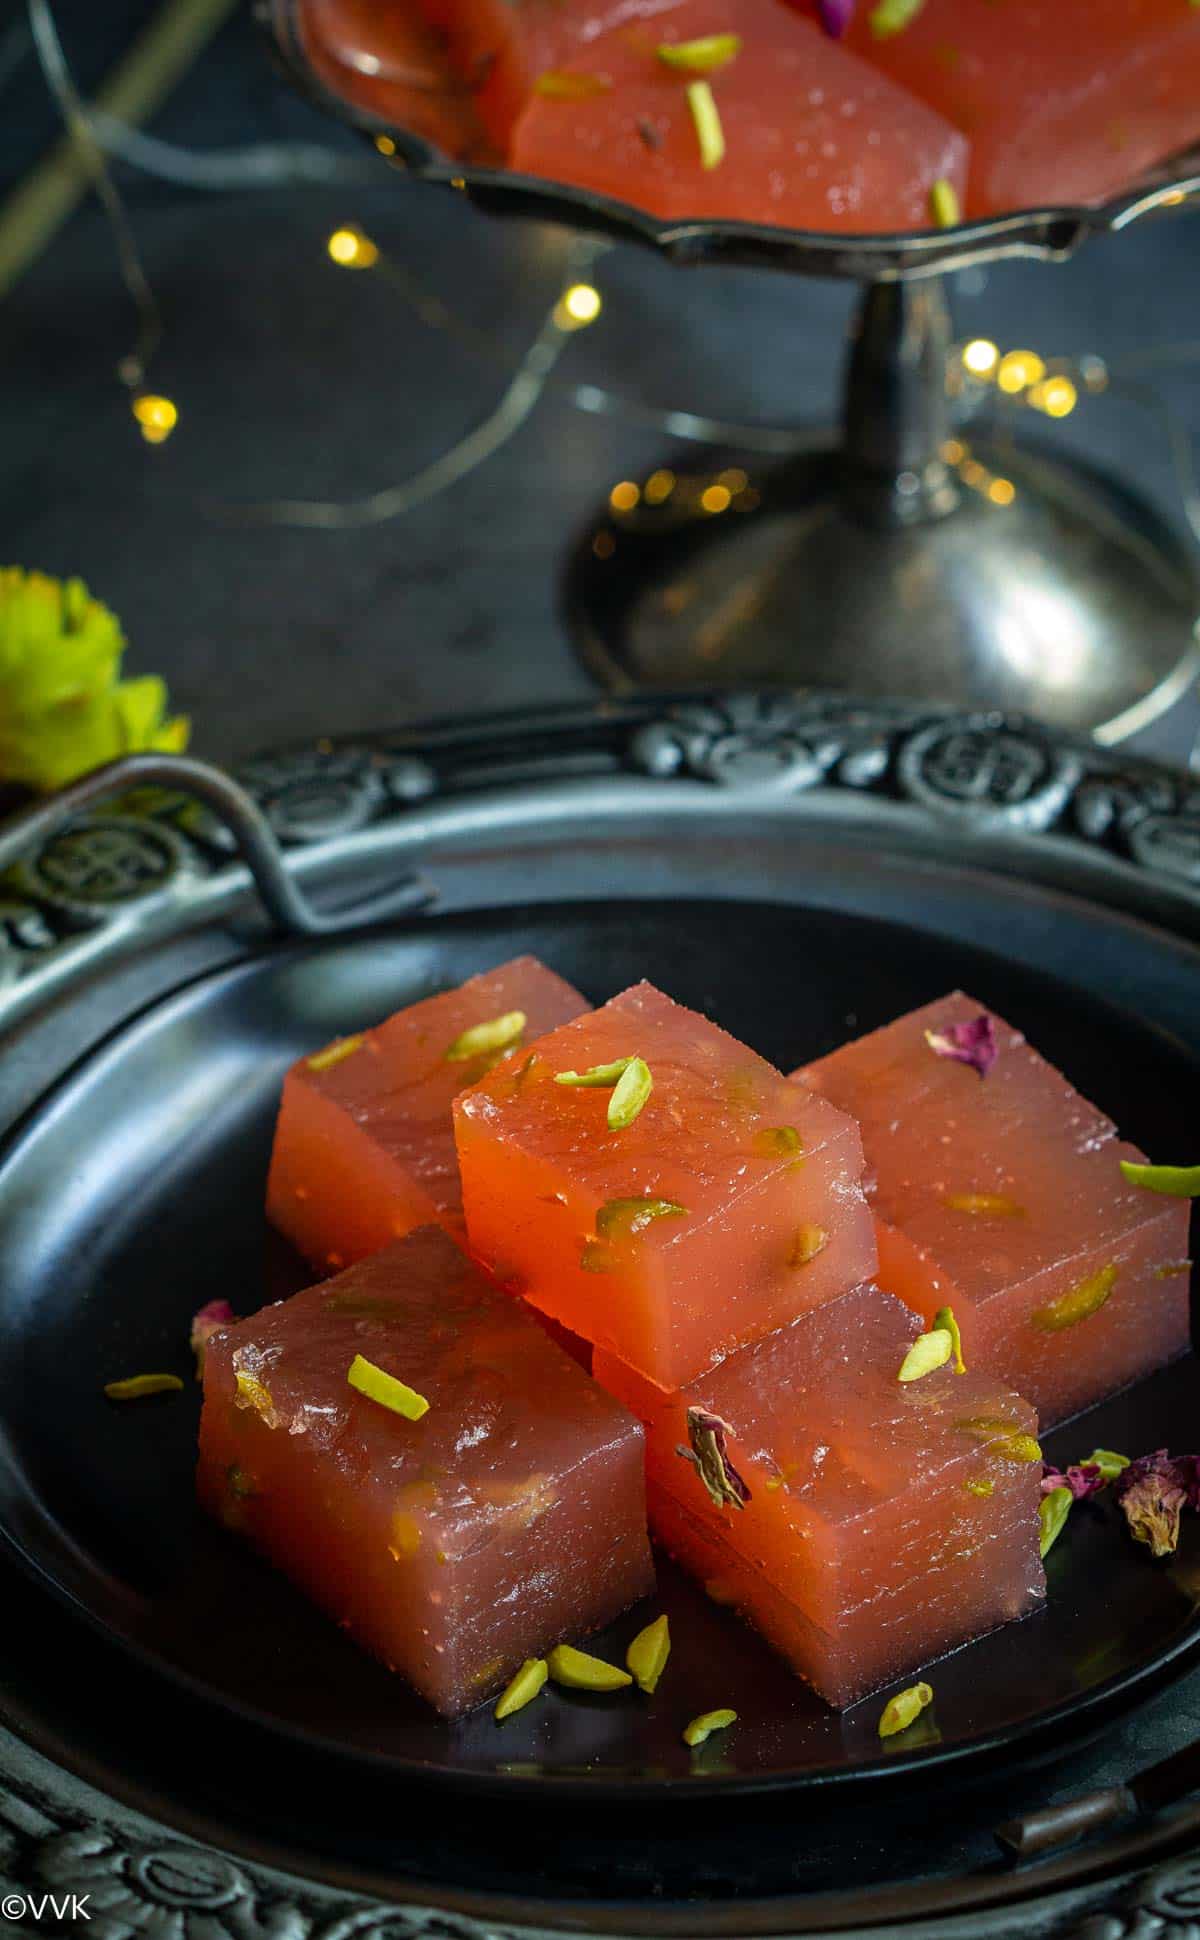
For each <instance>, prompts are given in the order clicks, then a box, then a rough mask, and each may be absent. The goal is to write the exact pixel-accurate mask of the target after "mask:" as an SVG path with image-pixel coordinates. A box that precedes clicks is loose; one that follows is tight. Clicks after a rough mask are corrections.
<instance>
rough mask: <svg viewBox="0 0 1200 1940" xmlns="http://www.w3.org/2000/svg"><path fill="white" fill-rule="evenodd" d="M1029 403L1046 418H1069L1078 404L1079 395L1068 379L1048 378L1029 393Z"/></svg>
mask: <svg viewBox="0 0 1200 1940" xmlns="http://www.w3.org/2000/svg"><path fill="white" fill-rule="evenodd" d="M1035 392H1036V395H1035ZM1029 401H1030V403H1031V404H1036V406H1037V408H1038V410H1039V411H1044V412H1045V413H1046V416H1047V417H1048V418H1069V417H1070V415H1071V413H1072V411H1073V410H1074V409H1075V406H1076V405H1077V404H1078V402H1079V393H1078V391H1077V390H1076V389H1075V386H1074V384H1072V382H1071V380H1070V378H1069V377H1048V378H1047V379H1046V380H1045V382H1044V383H1043V384H1038V385H1036V386H1035V389H1034V391H1031V392H1030V394H1029Z"/></svg>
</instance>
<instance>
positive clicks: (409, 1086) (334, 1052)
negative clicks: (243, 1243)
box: [267, 957, 588, 1272]
mask: <svg viewBox="0 0 1200 1940" xmlns="http://www.w3.org/2000/svg"><path fill="white" fill-rule="evenodd" d="M587 1008H588V1006H587V1004H586V1002H585V1001H584V999H583V998H582V997H581V996H580V995H579V992H578V991H577V990H573V989H572V988H571V986H570V984H568V983H564V982H563V980H562V978H561V977H556V976H555V974H554V972H553V971H552V970H547V969H546V968H545V967H544V966H543V965H542V964H540V963H539V962H538V961H537V960H536V958H534V957H517V958H516V959H514V961H513V962H511V963H505V964H501V966H500V967H499V969H497V970H489V971H487V972H486V973H485V974H484V975H483V976H479V977H472V978H471V980H470V982H468V983H465V984H463V985H461V987H460V988H459V989H457V990H448V991H445V992H443V993H442V994H441V995H440V996H437V997H428V998H426V999H425V1000H424V1001H423V1002H421V1003H418V1004H411V1005H409V1007H408V1008H407V1009H406V1010H401V1011H397V1012H396V1014H395V1015H394V1016H393V1017H389V1018H388V1019H387V1021H386V1022H385V1023H383V1024H380V1025H378V1026H377V1027H376V1029H374V1030H371V1031H366V1032H364V1033H363V1034H362V1037H361V1039H360V1040H359V1041H358V1042H357V1043H355V1042H354V1040H349V1042H351V1043H352V1044H354V1048H353V1049H352V1050H351V1051H350V1053H349V1055H348V1056H341V1055H339V1052H340V1050H341V1049H342V1048H343V1047H341V1046H339V1045H338V1044H336V1043H335V1044H334V1045H332V1046H329V1047H324V1046H316V1045H314V1047H313V1051H312V1052H311V1053H310V1054H309V1055H308V1056H307V1057H303V1058H300V1059H298V1060H297V1062H296V1063H295V1064H294V1065H293V1066H292V1068H291V1070H290V1071H289V1072H288V1074H287V1077H286V1079H285V1080H284V1086H283V1102H282V1104H281V1106H280V1111H279V1120H278V1123H277V1125H276V1128H275V1148H274V1151H273V1153H272V1155H271V1173H270V1178H269V1180H268V1183H267V1216H268V1218H269V1219H270V1220H271V1222H272V1224H273V1225H275V1226H277V1227H278V1228H279V1230H280V1232H281V1233H283V1234H285V1235H286V1237H287V1238H288V1239H290V1240H291V1242H292V1244H293V1246H295V1247H296V1248H297V1249H298V1251H299V1252H301V1253H302V1254H303V1255H304V1257H305V1258H306V1259H307V1260H308V1261H309V1262H310V1264H311V1265H313V1266H314V1267H316V1268H318V1269H319V1270H323V1271H327V1272H337V1271H338V1270H339V1269H340V1268H341V1267H343V1266H349V1265H350V1264H351V1263H352V1262H353V1261H354V1260H358V1259H363V1258H365V1257H366V1256H367V1255H368V1254H370V1253H374V1252H377V1251H378V1249H379V1248H380V1247H381V1246H387V1245H389V1244H390V1243H391V1241H392V1240H394V1239H400V1238H402V1237H403V1235H404V1234H405V1233H407V1232H410V1231H412V1229H413V1228H414V1227H416V1226H423V1225H425V1224H426V1223H427V1222H428V1221H430V1220H438V1221H439V1222H440V1223H441V1224H442V1225H444V1226H445V1227H446V1229H447V1231H448V1232H450V1233H452V1234H453V1235H454V1236H455V1237H456V1238H459V1239H461V1238H462V1234H463V1227H462V1215H461V1207H462V1195H461V1192H460V1188H459V1182H458V1165H457V1161H456V1159H455V1154H454V1131H453V1125H452V1122H451V1116H450V1107H451V1104H452V1102H453V1100H454V1098H455V1097H456V1096H457V1094H458V1093H459V1092H460V1091H462V1090H463V1089H464V1087H465V1086H467V1085H469V1084H473V1083H474V1082H475V1080H476V1079H477V1078H479V1077H480V1076H481V1075H482V1073H483V1072H484V1071H486V1070H487V1069H488V1067H489V1064H490V1063H491V1057H490V1056H488V1055H484V1056H481V1057H479V1058H476V1059H473V1060H466V1061H463V1060H458V1059H449V1058H447V1056H446V1052H447V1050H448V1049H449V1048H450V1047H451V1046H452V1045H453V1044H454V1043H455V1040H456V1039H458V1038H459V1037H460V1036H461V1034H462V1033H463V1032H464V1031H465V1030H468V1029H470V1028H472V1027H473V1026H477V1025H480V1024H483V1023H486V1022H488V1021H490V1020H492V1019H494V1018H498V1017H503V1016H505V1015H506V1014H508V1013H511V1012H514V1011H523V1012H524V1013H525V1016H526V1020H527V1021H526V1026H525V1029H524V1032H523V1033H522V1036H521V1040H520V1043H519V1044H518V1045H516V1046H514V1047H513V1049H512V1050H511V1051H510V1052H509V1053H508V1054H507V1055H509V1056H512V1057H515V1058H517V1059H518V1060H519V1059H521V1058H522V1057H523V1056H525V1055H526V1054H527V1053H526V1050H525V1047H526V1046H528V1045H530V1044H532V1042H533V1041H534V1039H535V1038H536V1037H538V1036H539V1035H540V1034H541V1033H542V1032H543V1031H549V1030H553V1029H554V1027H555V1026H556V1025H558V1024H563V1023H565V1022H566V1021H567V1019H568V1018H571V1017H578V1016H579V1014H580V1013H581V1012H582V1011H586V1010H587ZM314 1063H315V1068H314Z"/></svg>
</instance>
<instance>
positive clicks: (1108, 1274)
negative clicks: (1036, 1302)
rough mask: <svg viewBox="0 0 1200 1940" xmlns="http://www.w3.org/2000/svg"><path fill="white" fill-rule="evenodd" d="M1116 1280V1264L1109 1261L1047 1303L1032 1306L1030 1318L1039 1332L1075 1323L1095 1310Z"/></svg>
mask: <svg viewBox="0 0 1200 1940" xmlns="http://www.w3.org/2000/svg"><path fill="white" fill-rule="evenodd" d="M1116 1284H1117V1268H1116V1265H1115V1263H1114V1262H1113V1261H1110V1262H1109V1264H1108V1265H1107V1266H1102V1267H1101V1268H1100V1270H1099V1272H1098V1273H1090V1274H1089V1275H1088V1277H1087V1279H1086V1280H1081V1281H1080V1282H1079V1284H1078V1286H1074V1287H1071V1288H1069V1289H1068V1291H1067V1292H1066V1293H1063V1294H1060V1295H1059V1297H1058V1299H1057V1300H1052V1301H1051V1302H1050V1303H1049V1305H1048V1306H1045V1307H1038V1308H1036V1309H1035V1311H1034V1312H1033V1313H1032V1314H1031V1315H1030V1319H1031V1321H1032V1322H1033V1325H1034V1326H1035V1327H1036V1328H1037V1330H1038V1332H1039V1333H1041V1334H1059V1333H1061V1332H1062V1330H1063V1328H1064V1327H1077V1326H1078V1324H1079V1322H1080V1321H1081V1320H1090V1319H1091V1317H1092V1315H1093V1314H1098V1313H1099V1311H1100V1309H1101V1307H1103V1306H1104V1304H1105V1302H1106V1301H1107V1300H1108V1298H1109V1295H1110V1294H1111V1293H1112V1290H1113V1288H1114V1287H1115V1286H1116Z"/></svg>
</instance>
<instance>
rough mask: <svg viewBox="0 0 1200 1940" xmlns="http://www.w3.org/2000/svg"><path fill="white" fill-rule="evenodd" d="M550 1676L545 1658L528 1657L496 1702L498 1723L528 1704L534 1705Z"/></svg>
mask: <svg viewBox="0 0 1200 1940" xmlns="http://www.w3.org/2000/svg"><path fill="white" fill-rule="evenodd" d="M549 1675H550V1669H549V1666H548V1664H547V1663H546V1660H545V1658H544V1657H527V1658H526V1659H525V1662H524V1663H523V1664H522V1666H521V1668H520V1670H519V1671H518V1672H517V1674H516V1676H515V1677H514V1678H513V1679H512V1680H511V1681H510V1682H509V1683H508V1684H506V1685H505V1687H504V1689H503V1691H501V1693H500V1696H499V1698H498V1699H497V1700H496V1710H495V1713H494V1715H495V1719H496V1723H497V1724H500V1723H501V1722H502V1720H503V1719H505V1718H511V1717H512V1714H513V1712H514V1711H522V1710H524V1708H525V1706H526V1705H527V1704H532V1703H533V1700H534V1698H535V1697H537V1695H538V1693H539V1691H540V1690H541V1689H542V1686H543V1685H544V1684H545V1682H546V1679H547V1678H548V1677H549Z"/></svg>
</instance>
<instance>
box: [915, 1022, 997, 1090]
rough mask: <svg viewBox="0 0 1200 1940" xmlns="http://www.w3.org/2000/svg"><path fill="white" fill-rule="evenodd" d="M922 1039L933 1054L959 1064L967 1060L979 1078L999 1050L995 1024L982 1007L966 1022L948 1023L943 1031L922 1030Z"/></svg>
mask: <svg viewBox="0 0 1200 1940" xmlns="http://www.w3.org/2000/svg"><path fill="white" fill-rule="evenodd" d="M925 1042H926V1044H928V1046H929V1048H930V1050H931V1051H932V1052H933V1054H934V1056H935V1057H939V1058H954V1059H955V1060H956V1062H957V1063H959V1064H969V1065H970V1067H971V1069H972V1071H977V1072H978V1073H979V1076H980V1077H981V1078H986V1077H987V1074H988V1072H989V1071H990V1070H991V1068H992V1066H993V1065H994V1064H995V1062H996V1058H997V1055H998V1051H999V1047H998V1045H997V1043H996V1026H995V1023H994V1021H993V1020H992V1018H991V1017H989V1016H988V1013H987V1011H986V1010H981V1011H980V1013H979V1015H978V1017H973V1018H971V1020H970V1022H969V1023H966V1024H948V1025H947V1026H946V1028H945V1030H944V1031H926V1033H925Z"/></svg>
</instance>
